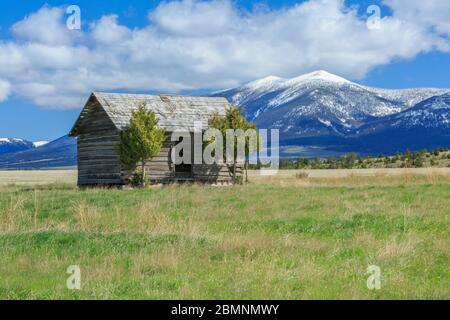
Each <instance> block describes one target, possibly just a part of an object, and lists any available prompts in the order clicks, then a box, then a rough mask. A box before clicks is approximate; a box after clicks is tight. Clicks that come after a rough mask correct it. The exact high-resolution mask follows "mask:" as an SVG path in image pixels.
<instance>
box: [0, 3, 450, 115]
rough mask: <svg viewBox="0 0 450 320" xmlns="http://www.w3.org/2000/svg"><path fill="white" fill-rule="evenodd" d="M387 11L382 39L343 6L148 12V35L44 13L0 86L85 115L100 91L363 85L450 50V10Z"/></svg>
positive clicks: (112, 20)
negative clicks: (280, 82)
mask: <svg viewBox="0 0 450 320" xmlns="http://www.w3.org/2000/svg"><path fill="white" fill-rule="evenodd" d="M384 3H385V4H386V5H388V6H389V7H391V8H392V10H393V15H392V16H387V17H384V18H382V21H381V28H380V29H375V30H372V29H370V28H367V26H366V21H365V20H364V18H363V17H361V16H359V15H358V13H357V8H354V7H348V6H346V5H345V2H344V1H343V0H309V1H304V2H301V3H299V4H297V5H293V6H290V7H286V8H283V9H279V10H272V11H271V10H259V9H255V10H252V11H244V10H241V9H238V8H237V7H236V6H235V5H234V4H233V2H231V1H228V0H213V1H199V0H182V1H169V2H162V3H161V4H160V5H159V6H158V7H157V8H156V9H154V10H153V11H151V12H149V14H148V24H147V25H146V26H144V27H141V28H129V27H127V26H124V25H121V24H120V23H119V19H118V16H117V15H114V14H113V15H107V16H102V17H99V18H98V20H96V21H88V22H84V23H83V26H86V27H87V29H86V30H84V31H77V30H68V29H67V28H66V24H65V18H67V17H65V16H64V13H65V10H64V8H61V7H49V6H44V7H43V8H41V9H40V10H39V11H37V12H34V13H30V14H29V15H28V16H27V17H25V18H24V19H23V20H21V21H18V22H17V23H15V24H14V25H13V26H11V31H12V34H13V36H14V38H13V39H12V40H5V41H0V78H1V79H4V80H2V81H3V83H4V84H3V87H4V88H6V85H5V83H6V84H8V85H7V86H8V89H7V90H5V89H4V88H3V89H1V88H2V86H1V85H0V97H3V99H6V97H7V96H8V94H9V93H10V92H11V93H14V94H15V95H16V96H19V97H22V98H24V99H28V100H30V101H32V102H33V103H34V104H36V105H39V106H43V107H53V108H80V107H81V106H82V104H83V102H84V101H85V99H86V97H87V96H88V94H89V92H90V91H93V90H104V91H115V90H129V91H132V90H152V91H161V92H177V91H180V90H190V89H211V90H216V89H221V88H226V87H231V86H235V85H238V84H240V83H242V82H244V81H249V80H253V79H256V78H260V77H264V76H267V75H278V76H281V77H293V76H297V75H299V74H302V73H305V72H309V71H312V70H314V69H326V70H328V71H330V72H334V73H337V74H339V75H341V76H344V77H347V78H350V79H359V78H362V77H364V76H365V75H366V74H367V72H369V71H370V70H373V69H374V68H376V67H378V66H381V65H385V64H387V63H390V62H391V61H393V60H394V59H411V58H414V57H415V56H416V55H417V54H419V53H424V52H430V51H433V50H440V51H449V50H450V44H449V38H448V31H449V28H448V19H447V17H448V12H449V11H448V10H449V9H450V1H438V0H430V1H427V2H426V4H427V5H430V3H431V8H426V7H424V5H422V4H421V3H422V1H418V0H415V1H411V0H408V1H406V0H385V1H384ZM404 6H406V7H407V8H408V9H407V10H405V8H404ZM81 9H82V10H83V8H81ZM422 10H423V12H424V14H423V15H422V16H420V17H419V18H418V12H419V11H420V12H422ZM434 18H435V19H434ZM0 83H2V82H0ZM2 92H3V95H2Z"/></svg>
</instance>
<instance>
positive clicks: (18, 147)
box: [0, 138, 34, 155]
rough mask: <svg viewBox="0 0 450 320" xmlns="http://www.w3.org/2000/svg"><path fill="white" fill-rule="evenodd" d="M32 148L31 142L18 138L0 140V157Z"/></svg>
mask: <svg viewBox="0 0 450 320" xmlns="http://www.w3.org/2000/svg"><path fill="white" fill-rule="evenodd" d="M32 148H34V145H33V142H31V141H27V140H24V139H18V138H0V155H1V154H6V153H12V152H17V151H23V150H28V149H32Z"/></svg>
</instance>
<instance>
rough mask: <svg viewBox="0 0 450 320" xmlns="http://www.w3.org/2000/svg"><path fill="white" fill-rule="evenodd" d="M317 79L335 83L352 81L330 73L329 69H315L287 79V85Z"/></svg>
mask: <svg viewBox="0 0 450 320" xmlns="http://www.w3.org/2000/svg"><path fill="white" fill-rule="evenodd" d="M316 80H320V81H327V82H334V83H340V84H344V83H351V82H350V81H348V80H347V79H344V78H342V77H340V76H337V75H335V74H332V73H329V72H328V71H325V70H317V71H313V72H310V73H307V74H304V75H301V76H298V77H295V78H292V79H289V80H288V81H286V84H287V85H293V84H296V83H302V82H308V81H316Z"/></svg>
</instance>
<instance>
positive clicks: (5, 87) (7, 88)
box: [0, 79, 11, 102]
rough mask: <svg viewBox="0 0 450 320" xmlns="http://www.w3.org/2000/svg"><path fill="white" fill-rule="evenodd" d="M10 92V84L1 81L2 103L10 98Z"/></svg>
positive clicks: (0, 95) (0, 96)
mask: <svg viewBox="0 0 450 320" xmlns="http://www.w3.org/2000/svg"><path fill="white" fill-rule="evenodd" d="M10 91H11V85H10V83H9V82H7V81H4V80H1V79H0V102H2V101H4V100H6V99H7V98H8V96H9V93H10Z"/></svg>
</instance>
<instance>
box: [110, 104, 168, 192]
mask: <svg viewBox="0 0 450 320" xmlns="http://www.w3.org/2000/svg"><path fill="white" fill-rule="evenodd" d="M164 140H165V130H164V129H162V128H159V127H158V119H157V118H156V115H155V113H154V112H152V111H150V110H148V109H147V108H146V104H145V103H143V104H141V105H140V106H139V107H138V108H137V109H136V110H134V111H133V113H132V116H131V120H130V125H129V126H128V127H127V128H126V129H125V130H123V131H122V132H121V133H120V143H119V145H118V147H117V151H118V154H119V156H120V161H121V162H122V163H123V164H125V165H128V166H134V165H136V164H137V163H138V162H141V171H142V172H141V173H142V185H143V186H145V181H146V177H145V162H146V161H147V160H150V159H152V158H153V157H155V156H156V155H158V154H159V152H160V151H161V148H162V145H163V143H164Z"/></svg>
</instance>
